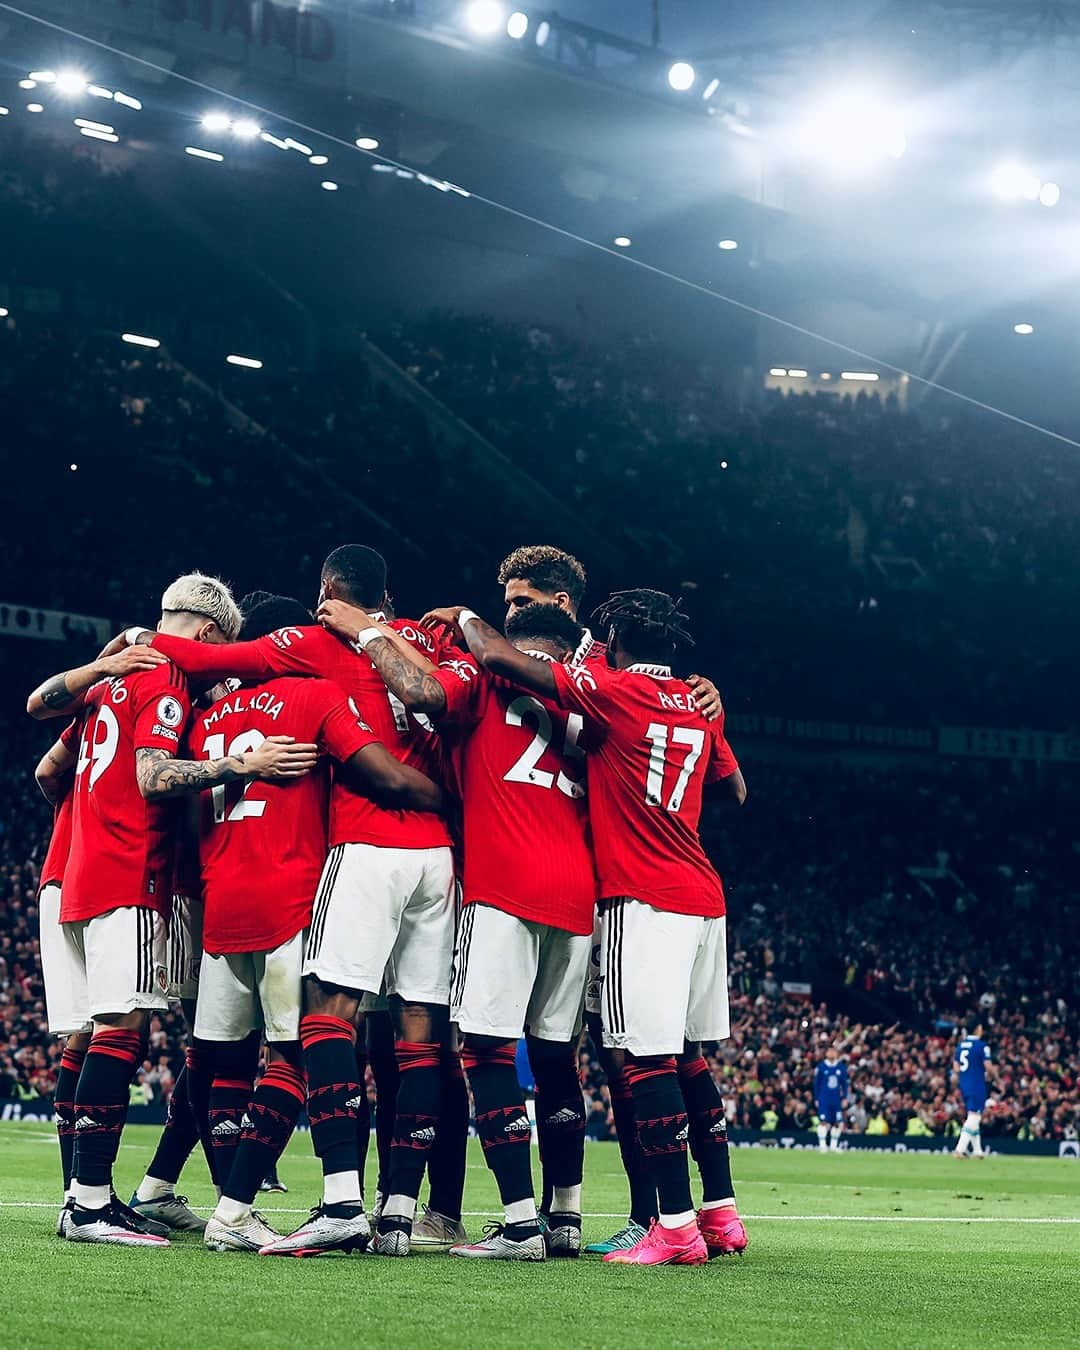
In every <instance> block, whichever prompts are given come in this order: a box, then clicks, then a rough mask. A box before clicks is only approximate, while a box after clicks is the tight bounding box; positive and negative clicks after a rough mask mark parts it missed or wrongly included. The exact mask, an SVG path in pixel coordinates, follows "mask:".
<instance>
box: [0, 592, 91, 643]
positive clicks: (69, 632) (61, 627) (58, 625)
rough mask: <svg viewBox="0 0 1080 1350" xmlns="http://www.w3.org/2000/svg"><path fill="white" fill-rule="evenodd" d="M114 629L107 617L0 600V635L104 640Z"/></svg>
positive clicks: (49, 639) (47, 639) (45, 638)
mask: <svg viewBox="0 0 1080 1350" xmlns="http://www.w3.org/2000/svg"><path fill="white" fill-rule="evenodd" d="M115 631H116V630H115V629H114V627H113V625H112V624H111V623H110V622H109V620H108V619H101V618H97V617H95V616H94V615H92V614H68V613H66V612H65V611H64V610H60V609H35V608H34V607H33V606H31V605H7V604H4V603H2V602H0V637H21V638H36V639H37V640H38V641H39V642H72V641H76V640H78V639H82V638H85V639H93V641H95V642H98V643H106V642H108V640H109V639H110V638H111V637H112V636H113V633H114V632H115Z"/></svg>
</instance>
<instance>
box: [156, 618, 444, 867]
mask: <svg viewBox="0 0 1080 1350" xmlns="http://www.w3.org/2000/svg"><path fill="white" fill-rule="evenodd" d="M391 627H393V628H394V629H395V630H396V631H397V632H399V633H400V634H401V635H402V636H403V637H404V638H405V639H406V640H407V641H408V642H411V643H412V645H413V646H414V647H416V648H418V649H419V650H420V651H422V652H423V653H424V655H425V656H427V657H429V658H430V659H431V660H433V661H434V660H436V659H437V651H436V648H435V643H434V642H433V640H432V638H431V634H430V633H428V632H426V631H425V630H424V629H423V628H420V627H419V626H418V625H416V624H414V623H411V622H410V621H409V620H408V619H394V620H392V621H391ZM153 645H154V646H155V647H157V648H158V649H159V650H161V651H163V652H164V653H165V655H166V656H168V657H169V659H170V660H172V661H175V662H176V664H177V665H178V666H179V667H180V668H181V669H182V670H184V671H186V672H187V674H189V675H191V676H195V677H198V678H200V679H210V680H220V679H225V678H226V677H228V676H229V675H235V676H237V677H238V678H240V679H242V680H246V681H251V680H268V679H272V678H273V677H274V676H275V675H321V676H322V677H323V678H325V679H328V680H333V681H334V683H335V684H337V685H339V686H340V687H341V688H342V689H343V690H344V691H345V693H346V694H348V695H349V697H350V698H351V699H353V701H354V702H355V704H356V706H357V709H358V711H359V714H360V716H361V717H362V718H363V720H364V721H365V722H366V723H367V724H368V726H369V727H371V729H372V731H373V733H374V734H375V736H376V737H377V739H378V740H380V741H381V742H382V743H383V745H385V746H386V748H387V749H388V750H389V751H390V753H391V754H392V755H394V756H395V758H397V759H399V760H400V761H401V762H402V763H403V764H408V765H411V767H412V768H414V769H419V770H420V771H421V772H422V773H434V774H436V775H437V773H438V766H439V759H440V749H439V745H438V737H437V736H436V735H435V732H434V731H433V730H432V728H431V725H430V723H428V722H427V719H424V720H423V721H421V720H418V719H417V718H415V717H414V716H413V715H412V714H411V713H409V712H408V711H407V710H406V708H405V706H404V704H402V702H401V701H400V700H399V699H397V698H395V697H394V695H393V694H390V693H389V692H388V690H387V688H386V685H385V684H384V683H383V680H382V676H381V675H380V674H379V672H378V671H377V670H376V669H375V667H374V666H373V665H372V663H371V658H370V657H369V656H365V655H364V653H363V652H358V651H357V650H356V649H355V648H353V647H351V646H349V645H348V644H347V643H345V642H342V641H340V639H338V638H336V637H334V636H333V634H331V633H328V632H327V631H326V629H325V628H320V627H319V626H318V625H312V626H311V627H306V628H281V629H279V630H278V631H277V632H276V633H270V634H269V635H268V636H267V637H261V638H256V639H255V641H254V642H234V643H228V644H226V645H224V646H218V645H211V644H210V643H207V642H192V641H191V640H190V639H188V638H177V637H168V636H166V635H165V634H161V633H159V634H158V635H157V636H156V637H155V638H154V644H153ZM449 843H450V834H449V832H448V830H447V828H446V823H445V822H444V821H443V819H442V818H441V816H438V815H436V814H434V813H433V812H431V811H389V810H386V809H384V808H383V807H381V806H377V805H376V804H375V803H374V802H373V801H372V800H371V799H370V798H369V797H365V796H363V795H362V794H361V793H359V792H356V791H354V790H353V789H352V788H350V787H348V786H347V785H346V784H345V783H342V782H340V781H336V780H335V782H334V786H333V791H332V793H331V798H330V846H331V847H332V848H333V847H335V846H336V845H338V844H377V845H378V846H379V847H381V848H439V847H441V846H443V845H446V844H449Z"/></svg>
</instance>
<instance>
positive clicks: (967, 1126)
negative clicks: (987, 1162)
mask: <svg viewBox="0 0 1080 1350" xmlns="http://www.w3.org/2000/svg"><path fill="white" fill-rule="evenodd" d="M982 1035H983V1029H982V1023H981V1022H980V1023H979V1025H978V1026H977V1027H976V1028H975V1033H974V1035H972V1036H965V1037H964V1038H963V1039H962V1040H961V1041H960V1044H959V1045H958V1046H957V1047H956V1056H955V1058H954V1060H953V1064H954V1067H955V1069H956V1079H957V1083H958V1086H959V1088H960V1095H961V1096H962V1097H963V1099H964V1106H965V1107H966V1108H967V1119H966V1120H965V1121H964V1124H963V1128H962V1129H961V1131H960V1138H959V1139H958V1140H957V1141H956V1156H957V1157H958V1158H966V1157H967V1156H968V1154H969V1153H970V1154H971V1156H972V1157H973V1158H985V1157H986V1154H985V1153H984V1152H983V1146H982V1134H981V1130H982V1113H983V1108H984V1107H985V1106H986V1071H987V1068H988V1066H989V1065H990V1047H989V1046H988V1045H987V1044H986V1042H985V1041H984V1040H983V1038H982Z"/></svg>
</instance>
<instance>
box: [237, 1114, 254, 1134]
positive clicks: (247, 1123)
mask: <svg viewBox="0 0 1080 1350" xmlns="http://www.w3.org/2000/svg"><path fill="white" fill-rule="evenodd" d="M240 1128H241V1129H242V1130H252V1129H254V1128H255V1127H254V1126H253V1125H252V1123H251V1117H250V1116H249V1115H248V1113H247V1112H246V1111H245V1112H244V1115H243V1119H242V1120H241V1121H240Z"/></svg>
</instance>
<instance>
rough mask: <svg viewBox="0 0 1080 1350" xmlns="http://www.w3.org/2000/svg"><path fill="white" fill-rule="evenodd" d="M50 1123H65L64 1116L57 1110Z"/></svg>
mask: <svg viewBox="0 0 1080 1350" xmlns="http://www.w3.org/2000/svg"><path fill="white" fill-rule="evenodd" d="M52 1123H53V1124H54V1125H63V1124H65V1121H64V1117H63V1116H62V1115H61V1114H60V1112H59V1111H57V1112H56V1114H55V1115H54V1116H53V1118H52Z"/></svg>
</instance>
